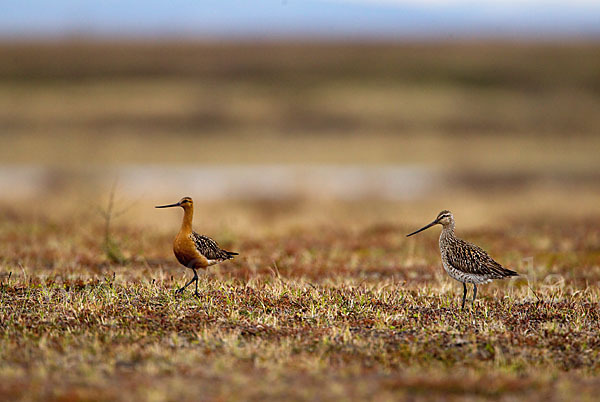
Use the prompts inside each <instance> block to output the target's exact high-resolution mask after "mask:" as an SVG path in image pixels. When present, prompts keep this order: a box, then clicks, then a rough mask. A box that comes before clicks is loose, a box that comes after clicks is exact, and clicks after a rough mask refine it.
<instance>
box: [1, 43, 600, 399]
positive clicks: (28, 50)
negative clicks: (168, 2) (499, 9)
mask: <svg viewBox="0 0 600 402" xmlns="http://www.w3.org/2000/svg"><path fill="white" fill-rule="evenodd" d="M599 55H600V52H598V44H597V43H593V42H589V43H584V42H581V43H556V44H543V43H529V44H523V43H521V44H519V43H494V42H485V43H477V42H468V43H467V42H463V43H452V42H447V43H420V44H409V43H404V44H402V43H400V44H398V43H364V44H350V43H347V44H340V43H336V44H334V43H331V44H308V43H262V44H249V43H246V44H231V43H230V44H215V43H212V44H211V43H188V42H184V43H170V42H162V43H154V44H144V43H139V42H132V43H124V42H115V43H113V42H46V43H2V44H0V128H1V129H2V133H3V135H1V136H0V160H1V161H2V164H3V165H4V166H0V168H1V169H2V175H0V179H2V180H4V179H6V178H7V177H8V178H9V179H12V177H11V176H12V175H14V174H15V170H11V169H10V168H7V169H4V168H5V167H6V165H10V164H15V165H19V166H24V167H25V168H26V167H28V166H31V165H35V166H42V167H43V168H42V169H41V172H40V175H41V178H40V180H39V181H37V183H39V187H41V188H35V189H34V190H33V191H32V192H30V193H27V192H26V193H22V192H21V193H19V191H16V190H18V188H16V187H18V186H17V185H16V184H15V180H9V181H7V183H11V185H10V186H8V185H7V186H4V187H6V188H10V191H6V192H4V193H3V194H2V201H0V400H23V401H26V400H44V401H47V400H50V401H90V400H98V401H101V400H107V401H108V400H111V401H112V400H123V401H128V400H154V401H162V400H177V401H186V400H198V399H201V400H215V401H221V400H234V401H235V400H256V401H259V400H260V401H262V400H265V399H271V400H377V401H387V400H389V401H392V400H399V399H406V400H440V399H441V400H465V399H467V400H490V399H493V400H507V401H508V400H522V399H531V400H549V401H553V400H596V399H597V395H598V393H599V392H600V380H599V378H600V377H599V374H600V363H599V362H600V359H599V357H600V356H598V354H599V352H600V320H599V318H600V290H599V289H600V209H599V206H600V198H599V194H600V191H599V187H598V183H599V181H598V171H599V168H600V159H599V158H598V152H597V149H598V145H599V141H600V139H599V137H598V135H597V133H598V132H599V130H600V119H599V118H598V116H599V115H598V113H597V110H598V109H599V106H600V96H599V94H600V92H599V89H600V81H598V71H599V69H600V58H599V57H598V56H599ZM165 134H167V135H165ZM278 163H295V164H313V163H316V164H353V165H356V166H361V165H381V164H392V165H405V166H406V165H419V166H422V167H424V168H427V169H429V168H431V169H442V170H443V171H444V172H446V173H447V175H444V176H435V177H441V178H442V179H438V180H439V182H435V183H433V184H432V188H434V189H435V192H433V191H432V192H431V193H430V194H428V195H427V197H423V198H422V199H421V198H415V199H412V200H398V201H395V202H389V201H388V202H384V201H381V200H376V199H363V200H357V201H353V202H341V201H336V200H325V199H321V200H318V197H316V199H312V198H310V197H309V198H308V199H293V200H270V201H265V200H262V201H261V200H253V201H252V200H246V201H223V202H207V201H206V200H204V199H203V197H202V196H203V192H202V190H203V189H202V188H201V187H202V186H201V185H200V184H198V183H196V182H194V184H189V185H185V184H182V185H181V187H182V188H181V193H180V194H158V193H157V191H151V189H150V190H149V191H148V192H147V193H144V194H139V195H138V194H136V196H137V198H136V199H135V200H134V199H123V198H120V197H118V195H119V194H118V193H119V189H118V188H116V190H115V188H114V187H113V195H115V197H113V196H110V197H109V199H108V201H109V203H108V207H106V206H105V205H106V203H105V201H106V199H105V198H106V197H105V196H106V193H108V192H109V191H110V185H108V186H107V183H110V184H113V183H114V182H115V178H114V177H112V176H111V175H112V174H113V172H114V171H117V170H112V168H114V167H119V166H122V165H131V164H133V165H135V164H143V165H147V164H150V165H165V166H168V165H191V166H199V165H201V164H211V165H229V164H235V165H238V166H239V165H242V166H243V165H244V164H264V165H269V164H278ZM16 171H18V169H17V170H16ZM23 177H28V176H23ZM117 179H118V178H117ZM0 181H1V180H0ZM117 181H118V180H117ZM25 184H27V183H25ZM26 187H27V186H26ZM183 187H185V188H183ZM115 192H116V194H115ZM15 194H17V195H15ZM23 194H25V195H23ZM184 195H191V196H193V197H194V199H195V205H196V229H197V230H198V231H199V232H202V233H205V234H208V235H210V236H212V237H214V238H215V239H216V240H218V241H219V243H220V244H221V245H222V246H223V247H224V248H226V249H229V250H232V251H238V252H240V256H239V257H237V258H235V259H234V260H233V261H229V262H226V263H223V264H221V265H219V266H216V267H212V268H211V269H210V270H209V272H208V273H207V274H206V275H204V276H203V277H202V279H201V282H200V289H199V290H200V293H201V295H202V296H201V298H199V299H196V298H194V297H192V295H191V292H189V291H187V292H185V293H184V294H183V295H182V296H180V297H179V296H176V295H175V289H177V288H178V287H179V286H181V285H182V284H183V283H185V282H186V281H187V280H189V278H190V277H191V273H190V272H186V270H185V269H184V268H183V267H181V266H179V264H177V262H176V260H175V258H174V256H173V254H172V250H171V245H172V240H173V236H174V234H175V232H176V230H177V229H178V225H179V219H180V215H179V214H180V211H170V212H166V211H161V212H159V211H157V210H154V209H153V208H152V206H153V205H156V204H158V203H159V201H158V200H161V201H165V202H174V201H176V200H177V199H179V198H180V197H181V196H184ZM9 200H11V201H9ZM113 201H114V203H113ZM446 208H448V209H450V210H452V211H453V213H454V215H455V217H456V219H457V233H458V235H459V236H461V237H463V238H465V239H467V240H469V241H472V242H474V243H476V244H478V245H480V246H482V247H483V248H485V249H486V250H488V251H490V254H491V255H492V256H493V257H494V258H495V259H497V260H498V261H499V262H501V263H503V264H504V265H506V266H507V267H509V268H512V269H515V270H516V271H518V272H519V273H520V274H521V277H520V278H516V279H511V280H510V281H498V282H494V283H491V284H488V285H485V286H481V287H480V290H479V295H478V300H477V302H476V304H475V308H474V309H473V310H470V309H469V310H466V311H460V310H459V305H460V298H461V293H462V288H461V286H460V285H459V284H458V283H457V282H454V281H453V280H451V279H450V278H448V277H447V275H446V274H445V273H444V272H443V270H442V268H441V264H440V258H439V251H438V249H437V233H436V231H437V230H439V229H431V230H429V231H427V232H424V233H422V234H420V235H418V236H416V237H414V238H412V237H411V238H410V239H407V238H405V234H406V233H409V232H410V231H412V230H414V229H416V228H418V227H421V226H422V225H424V224H426V223H427V222H429V221H430V220H431V219H433V218H434V217H435V215H436V213H437V212H439V211H440V210H442V209H446ZM121 212H122V214H121ZM534 292H535V293H534Z"/></svg>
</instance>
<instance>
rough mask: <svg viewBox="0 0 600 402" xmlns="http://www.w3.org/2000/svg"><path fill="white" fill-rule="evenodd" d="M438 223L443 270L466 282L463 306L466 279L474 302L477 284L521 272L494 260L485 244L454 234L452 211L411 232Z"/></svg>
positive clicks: (464, 296) (464, 297) (465, 289)
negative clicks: (473, 242) (440, 231)
mask: <svg viewBox="0 0 600 402" xmlns="http://www.w3.org/2000/svg"><path fill="white" fill-rule="evenodd" d="M436 224H440V225H442V227H443V229H442V233H441V234H440V252H441V255H442V265H443V266H444V270H446V272H447V273H448V275H450V277H452V278H453V279H456V280H457V281H459V282H462V283H463V289H464V292H463V301H462V308H464V307H465V299H466V295H467V286H466V285H465V284H466V283H472V284H473V303H475V297H477V285H479V284H484V283H488V282H490V281H491V280H492V279H504V278H508V277H511V276H517V275H518V274H517V273H516V272H515V271H511V270H510V269H508V268H504V267H503V266H502V265H500V264H499V263H497V262H496V261H494V259H493V258H492V257H490V256H489V255H488V253H486V252H485V251H484V250H483V249H482V248H480V247H478V246H476V245H474V244H472V243H469V242H466V241H464V240H462V239H459V238H458V237H456V236H455V234H454V216H453V215H452V213H451V212H450V211H446V210H445V211H442V212H440V213H439V214H438V216H437V218H435V220H434V221H433V222H431V223H430V224H429V225H427V226H425V227H423V228H421V229H419V230H417V231H415V232H413V233H411V234H409V235H408V236H412V235H414V234H416V233H419V232H421V231H423V230H425V229H427V228H429V227H431V226H433V225H436Z"/></svg>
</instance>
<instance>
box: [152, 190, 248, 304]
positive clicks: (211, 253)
mask: <svg viewBox="0 0 600 402" xmlns="http://www.w3.org/2000/svg"><path fill="white" fill-rule="evenodd" d="M171 207H181V208H183V211H184V214H183V222H182V224H181V229H180V230H179V233H178V234H177V236H176V237H175V240H174V241H173V253H174V254H175V257H176V258H177V261H179V263H181V265H184V266H185V267H187V268H190V269H191V270H193V271H194V277H193V278H192V279H191V280H190V281H189V282H188V283H186V284H185V285H184V286H183V287H182V288H181V289H178V290H177V293H181V292H183V291H184V290H185V288H187V287H188V286H189V285H190V284H191V283H192V282H196V292H195V295H196V296H199V294H198V272H196V270H197V269H205V268H207V267H209V266H211V265H214V264H218V263H220V262H223V261H225V260H230V259H232V258H233V256H235V255H238V253H234V252H232V251H227V250H223V249H222V248H221V247H219V245H218V244H217V242H216V241H214V240H213V239H211V238H210V237H207V236H203V235H201V234H198V233H196V232H194V231H193V230H192V218H193V216H194V201H192V199H191V198H190V197H183V198H182V199H181V200H180V201H179V202H178V203H176V204H170V205H161V206H158V207H156V208H171Z"/></svg>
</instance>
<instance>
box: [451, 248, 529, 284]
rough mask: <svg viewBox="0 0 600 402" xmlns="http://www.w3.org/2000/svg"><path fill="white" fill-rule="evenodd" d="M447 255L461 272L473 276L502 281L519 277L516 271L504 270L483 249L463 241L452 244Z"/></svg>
mask: <svg viewBox="0 0 600 402" xmlns="http://www.w3.org/2000/svg"><path fill="white" fill-rule="evenodd" d="M450 248H451V249H450V250H448V253H447V254H446V257H447V258H448V262H449V263H450V264H451V265H452V266H453V267H455V268H456V269H458V270H459V271H462V272H466V273H468V274H473V275H484V276H488V277H490V278H493V279H501V278H505V277H508V276H516V275H518V274H517V273H516V272H515V271H511V270H510V269H507V268H504V267H503V266H502V265H500V264H499V263H497V262H496V261H495V260H494V259H493V258H492V257H490V256H489V255H488V253H486V252H485V251H484V250H483V249H482V248H481V247H478V246H476V245H474V244H472V243H469V242H466V241H464V240H461V239H456V242H452V243H451V244H450Z"/></svg>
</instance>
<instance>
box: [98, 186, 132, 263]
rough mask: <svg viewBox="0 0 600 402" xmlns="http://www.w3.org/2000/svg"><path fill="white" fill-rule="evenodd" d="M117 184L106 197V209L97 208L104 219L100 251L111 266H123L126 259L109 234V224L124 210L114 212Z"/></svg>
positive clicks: (110, 233)
mask: <svg viewBox="0 0 600 402" xmlns="http://www.w3.org/2000/svg"><path fill="white" fill-rule="evenodd" d="M116 187H117V183H116V181H115V184H113V186H112V189H111V190H110V195H109V197H108V204H107V206H106V208H99V212H100V215H101V216H102V218H104V240H103V242H102V251H103V252H104V255H105V257H106V258H107V259H108V261H110V262H111V263H113V264H123V263H125V262H127V258H125V256H124V255H123V252H122V251H121V247H120V246H119V243H118V242H117V241H116V240H115V238H114V236H113V235H112V232H111V226H110V224H111V222H112V220H113V219H114V218H117V217H119V216H121V215H123V214H124V213H125V211H126V208H124V209H121V210H119V211H115V192H116Z"/></svg>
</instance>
